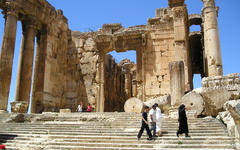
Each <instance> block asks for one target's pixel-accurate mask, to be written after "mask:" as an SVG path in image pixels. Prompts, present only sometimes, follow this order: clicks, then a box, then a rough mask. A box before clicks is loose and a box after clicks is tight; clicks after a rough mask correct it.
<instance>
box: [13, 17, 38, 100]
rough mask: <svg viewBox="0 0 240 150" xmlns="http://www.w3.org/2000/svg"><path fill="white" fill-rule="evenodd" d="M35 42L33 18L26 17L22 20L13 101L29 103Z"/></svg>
mask: <svg viewBox="0 0 240 150" xmlns="http://www.w3.org/2000/svg"><path fill="white" fill-rule="evenodd" d="M34 44H35V26H34V20H33V18H27V19H26V20H24V21H23V36H22V45H21V51H20V56H19V64H18V76H17V83H16V94H15V101H16V102H17V101H19V102H20V101H25V102H26V103H29V99H30V91H31V81H32V68H33V57H34V56H33V54H34Z"/></svg>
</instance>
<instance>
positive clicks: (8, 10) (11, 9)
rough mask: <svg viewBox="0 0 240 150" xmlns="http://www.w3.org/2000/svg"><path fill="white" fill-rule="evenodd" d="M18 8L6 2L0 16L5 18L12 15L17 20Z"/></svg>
mask: <svg viewBox="0 0 240 150" xmlns="http://www.w3.org/2000/svg"><path fill="white" fill-rule="evenodd" d="M17 10H18V8H17V7H16V5H15V4H13V3H10V2H6V9H5V10H3V12H2V14H4V15H5V17H6V16H7V15H12V16H15V17H16V18H18V11H17Z"/></svg>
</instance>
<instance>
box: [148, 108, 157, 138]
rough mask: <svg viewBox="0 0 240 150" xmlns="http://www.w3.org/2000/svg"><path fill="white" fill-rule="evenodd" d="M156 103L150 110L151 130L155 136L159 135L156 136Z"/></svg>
mask: <svg viewBox="0 0 240 150" xmlns="http://www.w3.org/2000/svg"><path fill="white" fill-rule="evenodd" d="M156 112H157V110H156V105H153V106H152V109H151V110H150V111H149V122H150V124H151V128H150V131H151V132H152V131H153V137H157V136H156Z"/></svg>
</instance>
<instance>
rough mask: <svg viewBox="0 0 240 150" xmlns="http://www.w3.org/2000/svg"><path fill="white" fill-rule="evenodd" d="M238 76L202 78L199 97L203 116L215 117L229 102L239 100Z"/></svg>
mask: <svg viewBox="0 0 240 150" xmlns="http://www.w3.org/2000/svg"><path fill="white" fill-rule="evenodd" d="M238 79H239V74H238V73H236V74H230V75H226V76H215V77H208V78H203V80H202V85H203V88H202V92H201V95H202V97H203V100H204V107H205V109H204V112H203V114H205V115H211V116H216V115H217V114H218V112H221V111H222V110H223V105H224V103H226V102H227V101H229V100H234V99H239V97H240V84H238Z"/></svg>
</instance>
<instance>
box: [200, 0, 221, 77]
mask: <svg viewBox="0 0 240 150" xmlns="http://www.w3.org/2000/svg"><path fill="white" fill-rule="evenodd" d="M202 1H203V3H204V8H203V10H202V14H203V20H204V21H203V22H204V24H203V26H204V47H205V63H206V74H207V76H217V75H222V74H223V69H222V56H221V49H220V40H219V31H218V22H217V10H216V7H215V2H214V0H202Z"/></svg>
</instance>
